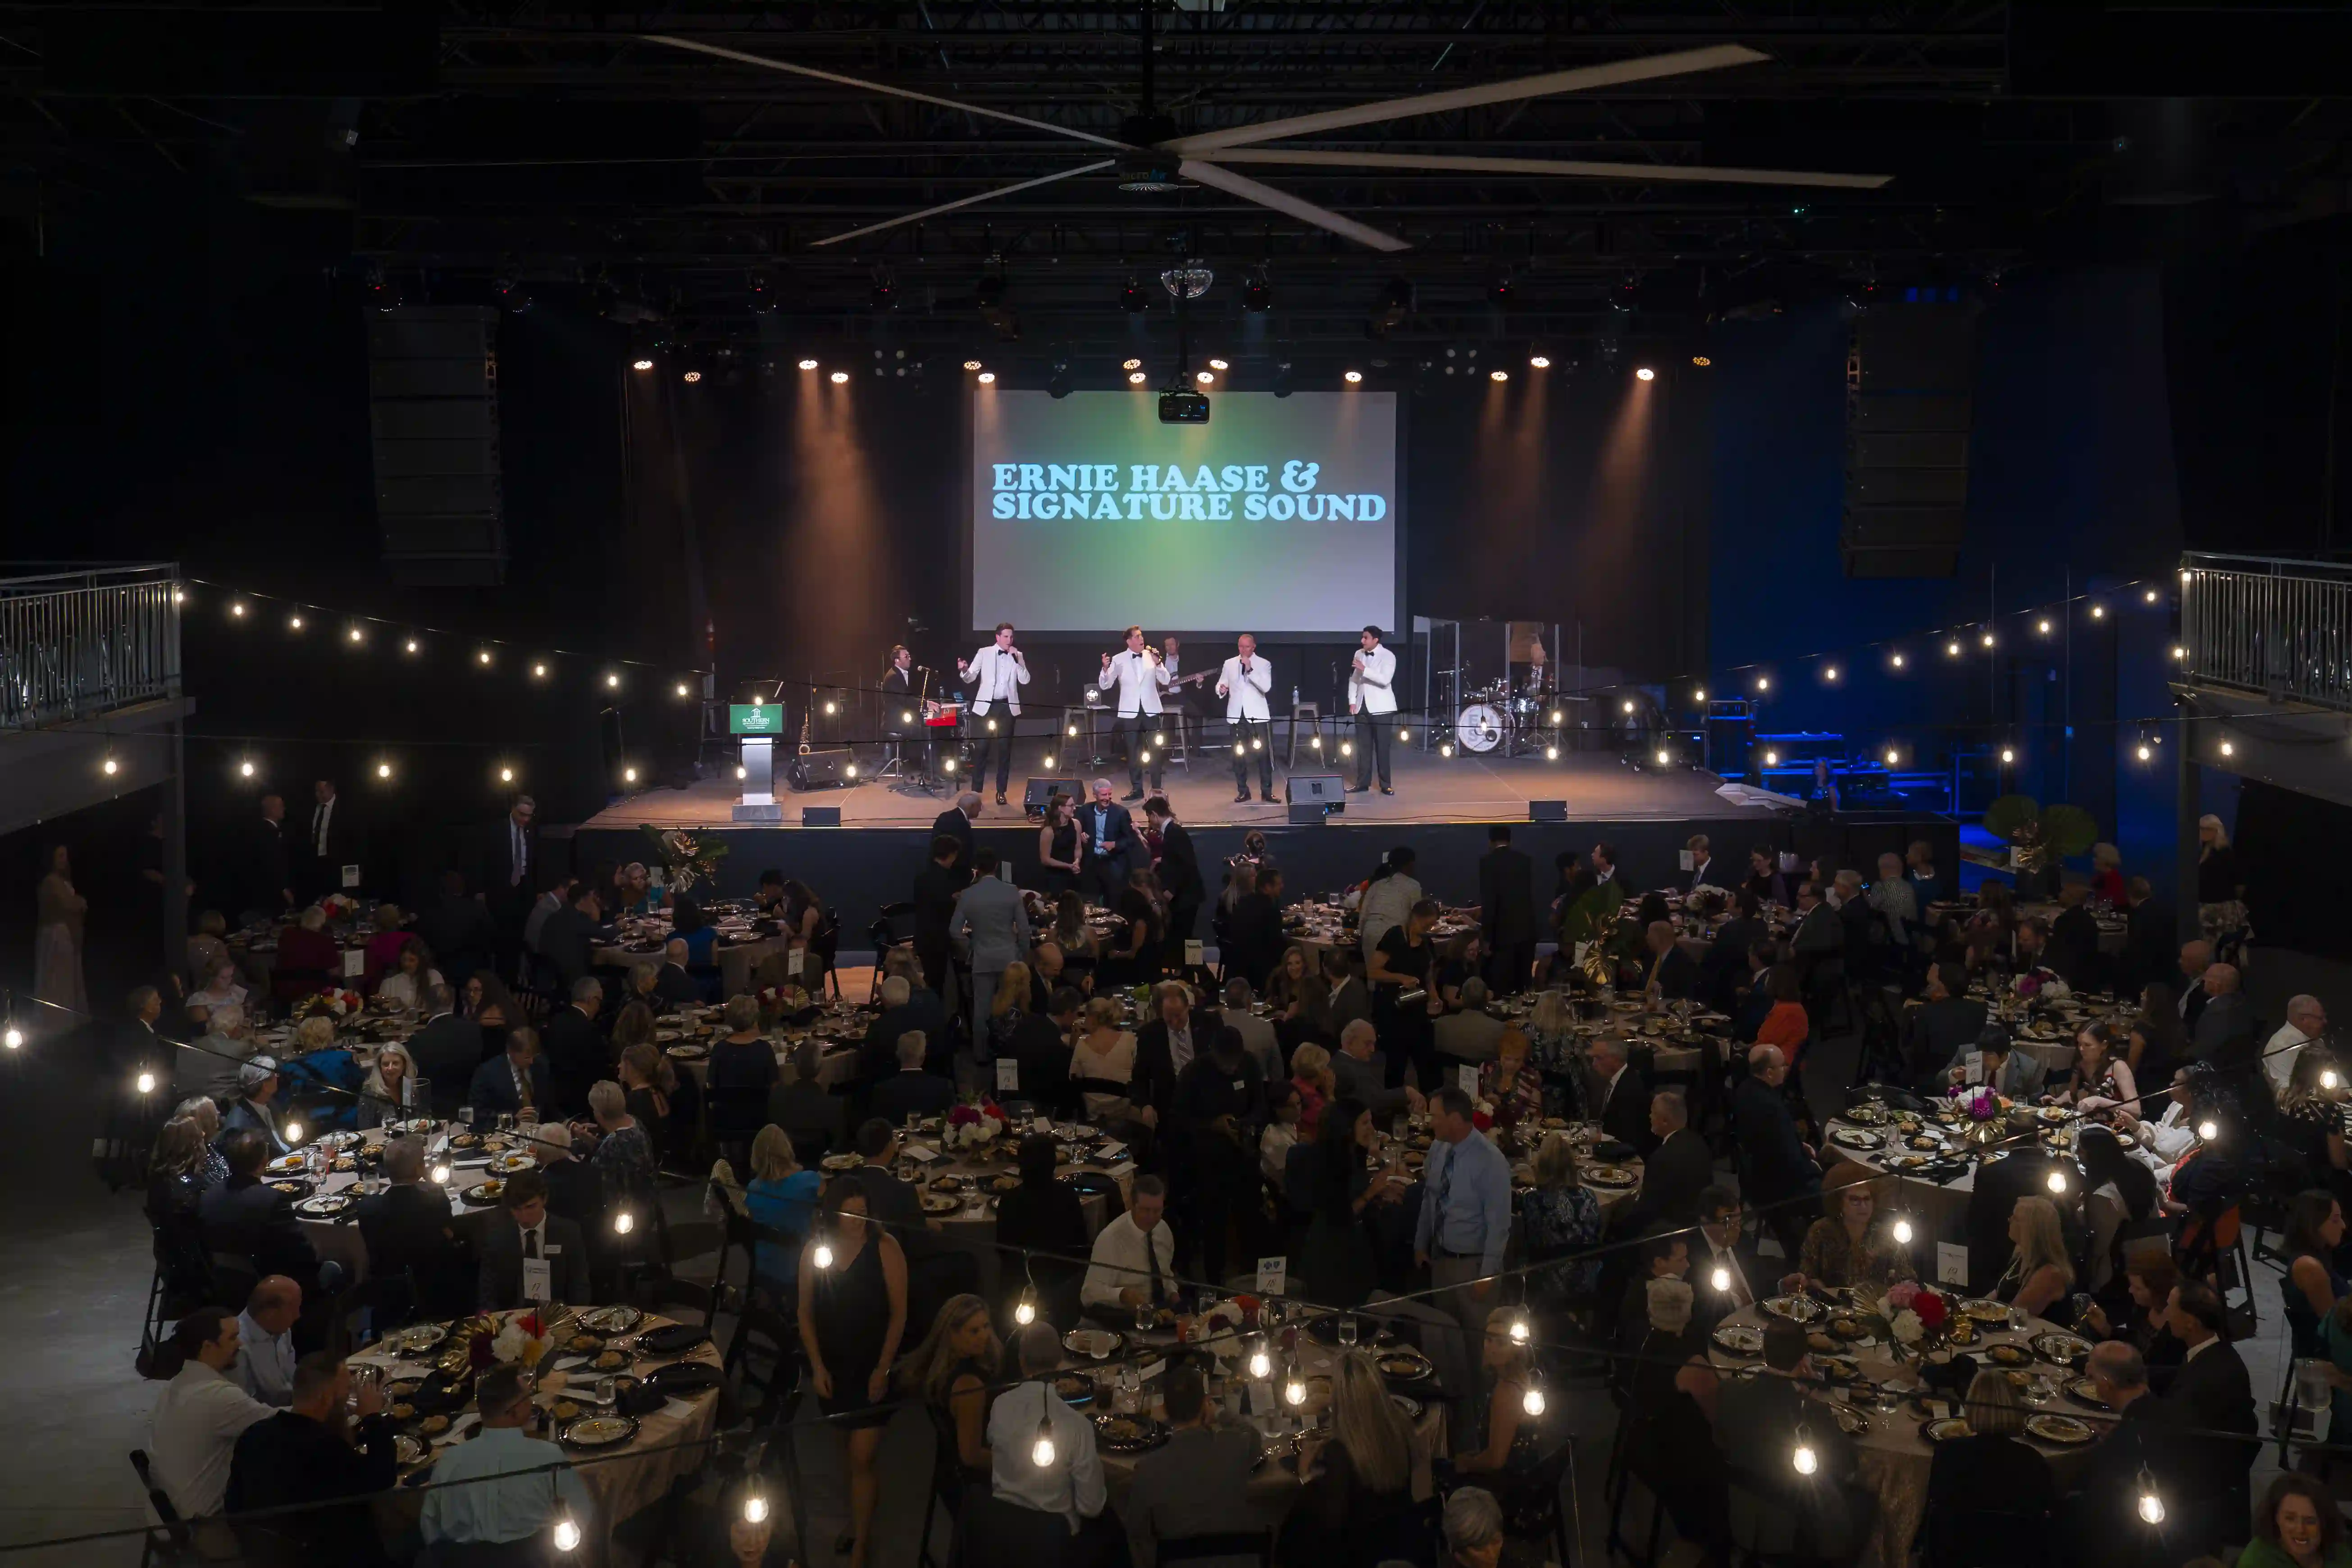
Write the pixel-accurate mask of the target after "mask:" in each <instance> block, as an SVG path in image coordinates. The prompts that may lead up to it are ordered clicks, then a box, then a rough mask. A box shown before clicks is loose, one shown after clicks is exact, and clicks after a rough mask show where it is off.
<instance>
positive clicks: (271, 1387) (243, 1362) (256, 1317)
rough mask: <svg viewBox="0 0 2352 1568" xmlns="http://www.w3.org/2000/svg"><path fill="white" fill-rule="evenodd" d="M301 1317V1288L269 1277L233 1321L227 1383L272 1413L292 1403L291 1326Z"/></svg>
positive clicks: (292, 1350)
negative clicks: (232, 1352) (234, 1339)
mask: <svg viewBox="0 0 2352 1568" xmlns="http://www.w3.org/2000/svg"><path fill="white" fill-rule="evenodd" d="M301 1315H302V1287H301V1286H299V1285H298V1284H296V1283H295V1282H294V1281H293V1280H291V1279H288V1278H287V1277H286V1276H285V1275H283V1274H272V1275H268V1276H267V1277H266V1278H264V1279H262V1280H261V1282H260V1283H258V1284H257V1285H256V1286H254V1288H253V1294H252V1295H250V1296H248V1297H247V1298H246V1302H245V1310H244V1311H242V1312H239V1313H238V1314H237V1316H236V1337H237V1352H236V1364H235V1365H234V1366H232V1367H231V1368H230V1369H229V1380H230V1381H231V1382H233V1383H235V1384H236V1385H237V1386H238V1387H239V1388H242V1389H244V1390H245V1391H246V1392H247V1394H251V1395H253V1396H254V1398H256V1399H258V1400H259V1401H261V1403H262V1404H264V1405H270V1406H273V1407H274V1408H276V1409H279V1410H283V1409H285V1408H286V1407H287V1406H288V1405H290V1404H292V1403H293V1400H294V1321H295V1320H296V1319H298V1318H299V1317H300V1316H301Z"/></svg>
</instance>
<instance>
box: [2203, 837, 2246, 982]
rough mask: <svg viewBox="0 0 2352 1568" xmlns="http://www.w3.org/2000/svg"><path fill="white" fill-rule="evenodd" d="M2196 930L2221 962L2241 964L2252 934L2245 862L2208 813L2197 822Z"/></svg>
mask: <svg viewBox="0 0 2352 1568" xmlns="http://www.w3.org/2000/svg"><path fill="white" fill-rule="evenodd" d="M2197 930H2198V933H2199V934H2200V935H2201V936H2203V937H2204V939H2205V940H2206V941H2207V942H2211V943H2212V944H2213V956H2214V958H2215V959H2216V960H2217V961H2219V962H2221V963H2240V962H2242V950H2243V948H2244V947H2245V944H2246V943H2247V942H2251V941H2252V940H2253V934H2254V933H2253V932H2252V931H2251V930H2249V929H2248V928H2247V925H2246V868H2245V863H2244V862H2243V861H2242V860H2241V859H2240V858H2238V852H2237V850H2236V849H2234V848H2232V847H2231V844H2230V830H2229V829H2228V828H2227V827H2225V826H2222V825H2221V818H2220V817H2218V816H2214V815H2213V814H2212V813H2210V812H2208V813H2206V814H2205V815H2204V816H2200V817H2199V818H2198V819H2197Z"/></svg>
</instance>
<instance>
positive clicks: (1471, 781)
mask: <svg viewBox="0 0 2352 1568" xmlns="http://www.w3.org/2000/svg"><path fill="white" fill-rule="evenodd" d="M1229 754H1230V753H1228V755H1229ZM1394 761H1395V767H1396V774H1395V784H1396V794H1395V795H1381V793H1380V792H1379V791H1378V790H1377V789H1375V790H1373V791H1371V792H1370V793H1369V794H1365V795H1349V797H1348V809H1347V813H1346V815H1345V816H1344V817H1342V818H1339V819H1335V820H1341V821H1345V822H1347V823H1348V824H1349V825H1351V826H1352V825H1356V824H1360V823H1368V822H1372V823H1377V822H1393V823H1402V824H1412V823H1439V822H1524V821H1526V820H1527V816H1528V801H1530V800H1566V801H1567V802H1568V814H1569V816H1570V820H1572V821H1582V822H1593V821H1600V822H1650V821H1684V820H1687V819H1690V818H1695V817H1719V818H1720V817H1730V818H1738V817H1746V818H1748V819H1750V820H1762V819H1769V817H1770V816H1773V815H1775V814H1773V813H1769V812H1767V811H1766V810H1764V809H1763V808H1761V807H1758V806H1752V805H1734V804H1732V803H1731V802H1730V801H1728V800H1726V799H1724V798H1723V797H1722V796H1721V795H1717V794H1716V793H1715V792H1716V788H1717V785H1718V784H1721V782H1722V781H1721V780H1719V779H1717V777H1716V776H1715V775H1714V774H1713V773H1700V772H1696V771H1695V770H1693V769H1689V768H1669V769H1647V770H1643V771H1640V772H1636V771H1635V770H1634V769H1633V768H1631V767H1629V766H1627V765H1625V764H1624V763H1621V762H1619V761H1618V760H1617V759H1616V758H1615V757H1614V756H1608V755H1601V754H1597V753H1595V754H1571V755H1570V756H1567V757H1563V758H1561V759H1560V760H1559V762H1556V763H1548V762H1545V761H1543V760H1541V759H1540V758H1520V759H1516V760H1511V761H1495V760H1489V759H1485V758H1477V757H1451V758H1440V757H1436V756H1433V755H1428V754H1425V753H1423V752H1418V751H1414V752H1406V751H1405V750H1403V749H1402V747H1400V748H1399V749H1398V751H1397V753H1396V756H1395V759H1394ZM1223 763H1225V759H1224V758H1223V757H1217V758H1215V759H1214V760H1211V759H1210V757H1209V756H1207V755H1206V754H1204V756H1203V759H1202V762H1200V763H1195V764H1194V765H1193V766H1192V768H1190V769H1185V768H1181V767H1179V768H1171V769H1170V770H1169V771H1168V773H1167V776H1166V781H1165V782H1166V786H1167V787H1166V792H1165V793H1166V794H1167V795H1168V800H1169V804H1170V805H1173V806H1174V807H1175V808H1176V816H1177V818H1178V820H1180V821H1182V822H1186V823H1190V824H1192V825H1193V826H1201V827H1214V826H1237V827H1252V826H1274V825H1279V824H1280V823H1282V822H1283V820H1284V818H1285V811H1284V807H1283V804H1282V797H1283V781H1284V777H1285V774H1284V772H1283V770H1282V769H1281V768H1280V767H1279V766H1277V767H1276V770H1275V780H1274V794H1275V799H1274V804H1272V805H1266V804H1265V803H1264V802H1261V801H1259V800H1257V799H1256V798H1255V781H1253V789H1252V798H1251V801H1250V804H1248V805H1242V804H1240V803H1239V802H1237V801H1235V800H1234V780H1233V773H1232V770H1231V767H1230V765H1229V764H1226V765H1220V764H1223ZM1024 776H1026V775H1024V773H1020V772H1015V773H1013V779H1012V784H1011V787H1010V788H1009V789H1007V790H1006V792H1005V795H1006V798H1007V799H1008V800H1009V801H1010V802H1011V803H1012V804H1011V805H1003V806H1000V805H995V804H994V802H995V794H994V791H993V790H991V789H983V790H982V799H983V800H984V801H985V802H987V803H988V804H986V805H984V806H983V807H982V812H981V817H980V820H981V822H982V823H983V824H1002V823H1007V822H1018V821H1019V820H1020V817H1021V788H1022V783H1023V780H1024ZM1078 776H1079V777H1080V778H1081V779H1092V778H1096V777H1104V778H1108V779H1109V780H1110V781H1111V783H1112V784H1114V785H1116V786H1117V788H1118V793H1119V794H1120V795H1125V794H1126V793H1127V773H1126V770H1125V768H1124V767H1123V766H1120V765H1118V764H1117V763H1114V764H1113V765H1111V766H1109V767H1099V768H1088V769H1087V770H1085V772H1083V773H1080V774H1079V775H1078ZM1349 777H1350V778H1351V779H1352V777H1353V775H1352V773H1350V774H1349ZM895 783H896V781H895V780H882V781H878V782H872V781H869V782H864V783H860V784H856V785H855V786H853V787H848V788H842V789H817V790H811V791H809V792H807V793H806V794H804V795H794V794H793V793H791V792H790V791H788V790H782V789H779V790H778V792H777V795H776V799H777V802H778V803H779V804H780V805H782V807H783V814H784V820H783V822H782V826H785V827H793V828H796V827H798V826H800V816H801V812H800V808H801V807H802V806H803V805H837V806H839V807H840V808H841V825H842V826H844V827H917V826H929V824H930V822H931V820H932V818H934V817H936V816H939V814H940V812H942V811H944V810H946V809H947V807H948V805H949V804H950V801H951V800H952V799H953V794H952V792H950V791H944V790H943V791H941V792H940V794H938V795H923V794H919V793H904V794H902V793H900V792H899V791H898V789H896V788H894V787H893V785H894V784H895ZM735 799H736V795H735V786H734V781H732V780H731V779H730V780H720V779H704V780H701V781H699V782H698V783H697V784H694V785H693V786H692V787H691V788H688V789H683V790H667V789H657V790H648V791H646V793H644V794H642V795H630V796H629V797H627V798H626V799H625V800H621V801H617V802H615V803H614V804H613V805H609V806H607V807H605V808H604V810H603V811H601V812H598V813H597V814H596V815H595V816H593V817H590V818H589V819H588V820H587V821H586V822H584V823H583V824H581V826H583V827H584V828H634V827H635V826H638V825H639V824H641V823H643V824H650V825H652V826H656V827H698V828H711V827H737V826H741V827H762V828H766V829H768V830H771V831H772V830H773V829H774V828H775V827H776V826H778V825H777V824H774V823H765V824H753V823H740V824H739V823H737V822H735V821H734V820H733V816H732V811H733V806H734V804H735Z"/></svg>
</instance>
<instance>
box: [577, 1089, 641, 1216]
mask: <svg viewBox="0 0 2352 1568" xmlns="http://www.w3.org/2000/svg"><path fill="white" fill-rule="evenodd" d="M588 1114H589V1116H590V1117H591V1118H593V1120H592V1121H586V1122H578V1123H574V1124H573V1126H572V1142H574V1143H584V1144H586V1145H588V1146H589V1148H590V1150H591V1152H590V1154H589V1158H588V1163H589V1164H590V1165H591V1166H592V1167H593V1168H594V1170H595V1172H596V1175H597V1178H598V1179H599V1181H601V1182H602V1184H603V1185H604V1199H605V1203H606V1205H607V1206H610V1205H614V1204H616V1203H620V1202H625V1201H626V1200H628V1199H630V1198H633V1197H643V1196H645V1195H646V1194H649V1193H651V1192H652V1190H653V1179H654V1144H653V1139H652V1137H651V1135H650V1134H648V1133H647V1131H646V1127H645V1124H644V1123H643V1122H640V1121H638V1120H637V1119H636V1118H635V1116H634V1115H632V1114H630V1111H629V1096H628V1091H627V1090H626V1089H623V1088H622V1087H621V1086H620V1085H619V1084H617V1083H614V1081H613V1080H612V1079H601V1080H599V1081H598V1082H596V1083H593V1084H592V1085H590V1086H589V1089H588Z"/></svg>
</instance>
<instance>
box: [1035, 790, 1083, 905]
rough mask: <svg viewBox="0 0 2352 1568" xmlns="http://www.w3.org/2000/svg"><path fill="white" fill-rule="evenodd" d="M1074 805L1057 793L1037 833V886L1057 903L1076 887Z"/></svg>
mask: <svg viewBox="0 0 2352 1568" xmlns="http://www.w3.org/2000/svg"><path fill="white" fill-rule="evenodd" d="M1077 810H1078V808H1077V803H1076V802H1075V801H1073V800H1072V799H1071V798H1070V797H1069V796H1068V795H1064V794H1062V793H1061V792H1060V791H1059V790H1056V791H1055V793H1054V798H1053V799H1051V800H1049V801H1047V802H1046V803H1045V822H1044V824H1043V825H1042V826H1039V827H1038V829H1037V886H1038V887H1039V888H1040V889H1043V890H1044V891H1045V893H1046V894H1047V895H1048V896H1050V897H1052V898H1055V899H1057V900H1058V899H1059V898H1060V897H1061V896H1062V895H1063V894H1064V893H1066V892H1068V891H1070V890H1071V889H1073V888H1076V886H1077V885H1078V819H1077Z"/></svg>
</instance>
